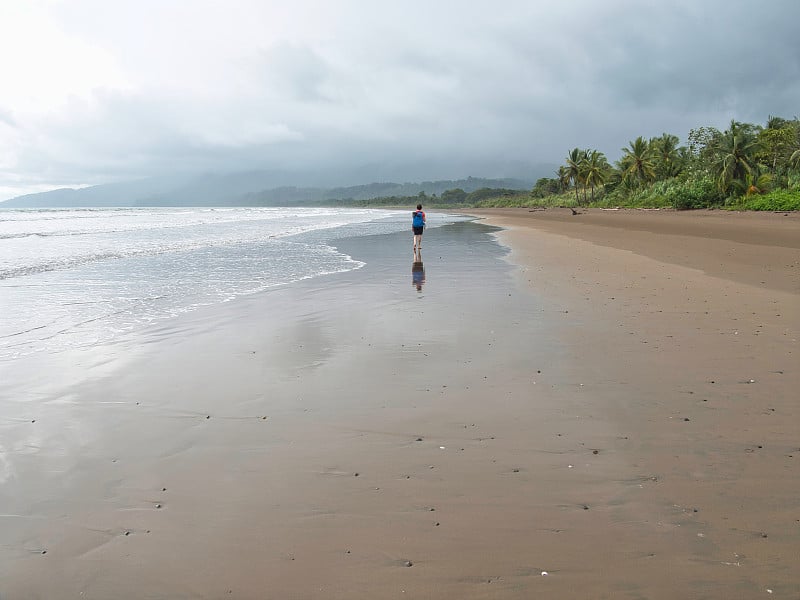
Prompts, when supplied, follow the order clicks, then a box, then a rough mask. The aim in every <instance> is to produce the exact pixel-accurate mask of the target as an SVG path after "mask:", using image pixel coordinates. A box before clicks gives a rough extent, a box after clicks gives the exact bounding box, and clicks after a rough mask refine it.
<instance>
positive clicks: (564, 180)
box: [556, 165, 571, 192]
mask: <svg viewBox="0 0 800 600" xmlns="http://www.w3.org/2000/svg"><path fill="white" fill-rule="evenodd" d="M556 175H557V177H558V183H559V185H560V186H561V191H562V192H565V191H567V190H568V189H569V182H570V179H571V175H570V173H569V169H568V168H567V167H565V166H563V165H562V166H560V167H558V171H556Z"/></svg>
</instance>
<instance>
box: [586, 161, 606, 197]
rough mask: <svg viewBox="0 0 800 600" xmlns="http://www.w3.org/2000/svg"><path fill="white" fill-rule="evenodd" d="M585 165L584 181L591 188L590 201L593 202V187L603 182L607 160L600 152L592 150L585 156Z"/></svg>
mask: <svg viewBox="0 0 800 600" xmlns="http://www.w3.org/2000/svg"><path fill="white" fill-rule="evenodd" d="M585 165H586V170H585V173H584V181H585V182H586V184H587V185H589V186H590V187H591V188H592V203H594V188H595V186H597V185H603V183H605V180H606V171H607V169H608V161H607V160H606V157H605V155H604V154H603V153H602V152H598V151H597V150H592V151H591V152H590V153H589V154H588V156H587V157H586V163H585Z"/></svg>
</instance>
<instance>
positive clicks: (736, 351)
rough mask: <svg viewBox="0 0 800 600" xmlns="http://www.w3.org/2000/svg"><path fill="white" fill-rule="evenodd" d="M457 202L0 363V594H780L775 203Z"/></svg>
mask: <svg viewBox="0 0 800 600" xmlns="http://www.w3.org/2000/svg"><path fill="white" fill-rule="evenodd" d="M471 214H475V215H477V216H478V217H479V218H480V221H479V222H478V223H456V224H453V225H449V226H447V227H442V228H440V229H432V230H430V231H428V232H427V233H426V234H425V236H424V243H423V250H422V253H423V259H424V266H425V280H424V283H422V284H421V287H419V289H418V287H417V285H415V283H416V284H420V280H419V278H418V277H417V278H416V279H415V276H414V274H413V273H412V255H411V236H410V232H409V234H392V235H383V236H373V237H362V238H358V239H350V240H342V241H341V243H340V246H339V248H340V249H341V250H342V251H343V252H346V253H348V254H349V255H351V256H353V257H354V258H356V259H358V260H363V261H364V262H366V263H367V266H366V267H364V268H363V269H361V270H359V271H354V272H351V273H347V274H344V275H336V276H331V277H327V278H319V279H312V280H309V281H303V282H299V283H297V284H293V285H289V286H284V287H281V288H275V289H274V290H272V291H269V292H266V293H261V294H257V295H253V296H249V297H246V298H241V299H238V300H236V301H234V302H229V303H226V304H223V305H218V306H214V307H208V308H206V309H202V310H198V311H196V312H193V313H191V314H187V315H184V316H182V317H179V318H176V319H173V320H171V321H168V322H165V323H162V324H161V325H159V326H157V327H153V328H150V329H148V330H147V331H146V332H145V333H144V334H141V335H137V336H131V337H130V338H127V339H123V340H121V341H119V342H118V343H115V344H113V345H107V346H104V347H102V348H96V349H94V350H93V351H82V352H76V353H72V354H59V355H52V356H37V357H33V358H30V359H25V360H19V361H15V362H14V363H13V364H0V396H2V397H4V398H8V399H10V400H9V401H8V402H7V404H6V405H4V406H5V407H7V408H6V409H5V410H6V412H5V414H3V415H2V418H1V419H0V435H1V437H0V444H1V445H2V447H0V504H1V505H2V509H1V510H0V513H2V514H0V598H3V599H5V598H73V597H74V598H96V599H107V598H165V599H167V598H169V599H172V598H202V599H205V598H208V599H217V598H244V599H250V598H253V599H256V598H276V599H306V598H341V599H353V598H364V599H374V598H448V599H449V598H453V599H456V598H458V599H464V598H470V599H471V598H475V599H479V598H503V599H505V598H510V599H516V598H520V599H522V598H554V599H556V598H558V599H562V598H631V599H635V598H651V599H657V598H664V599H671V598H709V599H716V598H720V599H722V598H725V599H730V598H758V597H764V598H798V597H799V596H800V574H799V573H800V570H799V569H798V567H797V557H798V555H800V478H798V475H800V412H799V407H798V400H797V397H798V394H797V390H798V389H800V370H799V369H798V352H797V347H798V341H797V340H798V336H799V335H800V331H798V330H799V329H800V215H795V214H791V215H788V216H784V215H783V214H766V215H751V214H735V213H723V212H708V213H703V212H701V213H691V214H689V213H674V212H667V211H653V212H649V211H600V210H588V211H582V214H580V215H574V216H573V215H572V214H571V212H570V211H569V210H568V209H553V210H548V211H534V212H531V211H528V210H526V209H513V210H511V209H509V210H490V211H489V210H487V211H475V212H474V213H471Z"/></svg>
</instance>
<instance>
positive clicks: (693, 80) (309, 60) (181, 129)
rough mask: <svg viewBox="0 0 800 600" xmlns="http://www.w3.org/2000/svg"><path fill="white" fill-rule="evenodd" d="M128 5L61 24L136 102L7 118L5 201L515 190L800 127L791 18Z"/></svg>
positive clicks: (729, 9) (622, 0)
mask: <svg viewBox="0 0 800 600" xmlns="http://www.w3.org/2000/svg"><path fill="white" fill-rule="evenodd" d="M120 4H121V5H124V7H123V9H124V19H123V18H120V17H119V15H117V14H114V13H112V12H111V11H110V9H108V5H105V4H97V3H94V2H77V3H74V4H73V3H68V5H67V6H66V7H64V6H62V7H61V9H60V10H61V11H62V12H61V13H58V14H57V15H56V17H54V18H56V19H57V20H58V22H59V23H61V24H62V26H63V27H64V28H65V30H66V31H67V33H68V34H70V35H72V36H77V37H78V38H80V39H81V40H85V42H86V43H87V44H94V45H96V46H97V47H99V48H103V49H104V50H105V51H106V52H108V53H109V55H111V56H114V57H116V60H117V64H118V66H119V68H120V70H121V73H122V77H123V78H124V79H126V80H127V81H128V82H129V85H116V86H115V85H110V86H107V87H104V86H103V85H98V86H97V87H95V88H94V89H93V90H91V91H90V92H89V93H87V94H84V95H83V96H74V97H70V98H69V99H67V100H65V101H64V102H63V103H62V104H61V105H60V106H59V107H58V108H57V109H54V110H50V111H46V112H42V113H40V114H31V113H30V112H27V111H26V110H25V107H20V106H13V105H12V106H9V105H5V104H3V101H2V99H0V128H2V129H0V131H10V130H13V135H6V136H4V137H5V138H7V139H5V140H0V159H2V160H0V188H3V189H4V190H8V189H11V188H14V189H19V190H24V188H25V186H28V187H29V188H32V187H33V186H42V185H46V184H48V183H50V184H52V185H63V184H70V185H75V184H87V183H97V182H101V181H113V180H118V179H125V178H130V177H141V176H146V175H151V174H152V175H156V174H168V173H173V172H174V173H186V172H191V171H202V170H217V171H224V170H236V169H242V170H244V169H258V168H265V169H272V168H282V169H297V170H304V171H307V170H309V169H314V168H316V169H319V170H321V171H322V170H325V171H330V170H336V169H338V168H343V167H345V166H347V167H363V168H362V170H361V173H363V174H364V175H363V176H364V178H365V179H371V178H372V177H370V173H374V174H375V177H374V178H375V179H378V178H379V175H380V174H382V173H393V174H394V175H396V176H404V177H405V178H407V179H413V178H417V177H420V178H421V177H431V176H435V173H437V172H441V176H442V177H450V176H462V175H463V176H466V175H476V176H493V175H500V174H502V175H509V174H512V173H508V172H505V173H499V171H500V170H502V169H501V168H500V167H498V166H497V165H502V164H506V165H512V164H513V169H517V170H519V171H521V172H519V173H513V174H517V175H522V174H524V173H523V172H522V171H523V169H524V165H525V164H532V163H535V162H547V163H557V162H560V161H561V160H562V159H563V157H564V155H565V154H566V152H567V150H568V149H569V148H571V147H574V146H581V147H594V148H598V149H600V150H601V151H603V152H606V154H607V155H608V156H609V158H611V159H612V160H613V159H615V158H616V157H617V156H618V155H619V149H620V148H621V147H622V146H625V145H626V144H627V142H628V141H629V140H630V139H633V138H635V137H636V136H638V135H644V136H652V135H659V134H660V133H662V132H664V131H668V132H670V133H674V134H676V135H678V136H679V137H681V138H682V139H685V136H686V134H687V133H688V131H689V129H690V128H692V127H697V126H700V125H711V126H716V127H725V125H726V124H727V122H728V121H729V120H730V119H731V118H736V119H738V120H745V121H753V122H760V123H763V122H764V121H765V120H766V118H767V117H768V115H780V116H784V117H793V116H796V115H797V114H798V112H800V110H798V107H800V41H798V37H797V36H796V35H795V32H794V28H795V26H796V23H798V22H800V5H797V4H796V3H795V2H794V1H793V0H769V1H766V2H759V3H757V2H755V1H754V0H748V1H745V2H738V3H731V2H727V1H726V2H723V1H718V0H713V1H712V0H709V1H705V2H688V1H678V0H673V1H671V2H641V1H637V2H633V1H628V0H619V1H610V2H605V3H596V2H592V1H589V0H585V1H581V2H577V1H576V2H570V3H559V4H554V5H552V6H549V5H547V4H545V3H542V2H523V1H510V2H505V3H503V4H502V5H497V6H494V5H492V4H490V3H489V2H465V3H460V4H459V5H458V10H457V11H456V10H449V9H448V7H447V6H446V5H445V3H441V4H439V3H423V2H408V3H403V4H402V5H400V4H398V5H397V6H392V7H388V6H384V5H383V4H382V3H367V2H357V1H353V2H342V3H318V2H312V1H306V2H299V3H297V5H296V6H295V7H294V8H291V9H290V8H287V7H283V6H278V5H277V4H276V5H272V4H264V3H260V2H252V3H250V2H247V0H241V1H240V2H239V3H238V5H239V6H238V8H239V9H240V10H238V11H237V10H236V8H237V7H232V8H231V9H230V10H227V11H224V12H223V11H220V10H219V7H218V5H216V4H215V3H199V4H197V5H193V10H192V11H191V14H190V13H188V12H187V13H186V14H183V13H182V12H181V11H179V10H178V9H177V8H176V7H175V6H171V7H170V8H168V9H163V14H161V15H160V16H161V19H158V18H157V17H158V16H159V8H158V6H157V5H154V6H152V7H150V9H147V7H145V8H141V9H140V8H139V5H136V7H134V6H133V5H127V4H125V3H120ZM334 4H335V6H333V5H334ZM287 6H288V5H287ZM293 6H294V5H293ZM103 7H105V8H103ZM148 10H149V11H150V12H148ZM64 11H66V12H64ZM236 15H242V16H241V17H237V16H236ZM148 27H151V29H148ZM260 29H263V35H262V34H259V31H260ZM144 33H146V34H147V35H146V38H145V37H142V36H143V35H144ZM1 67H2V65H0V68H1ZM482 165H483V166H484V170H483V171H482V170H481V166H482ZM509 168H512V167H509ZM298 183H302V182H298ZM12 184H13V185H12ZM3 193H4V194H5V195H6V196H8V195H10V192H8V191H3V192H0V194H3ZM20 193H22V192H21V191H20ZM1 198H2V197H1V196H0V199H1Z"/></svg>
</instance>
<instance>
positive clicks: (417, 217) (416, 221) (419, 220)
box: [411, 204, 425, 254]
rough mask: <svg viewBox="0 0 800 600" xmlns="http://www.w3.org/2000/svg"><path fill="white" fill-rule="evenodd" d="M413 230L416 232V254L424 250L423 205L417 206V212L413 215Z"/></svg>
mask: <svg viewBox="0 0 800 600" xmlns="http://www.w3.org/2000/svg"><path fill="white" fill-rule="evenodd" d="M411 214H412V215H413V217H412V220H411V229H413V230H414V254H417V253H418V252H419V251H420V250H422V231H423V230H424V229H425V213H424V212H422V204H417V210H415V211H414V212H413V213H411Z"/></svg>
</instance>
